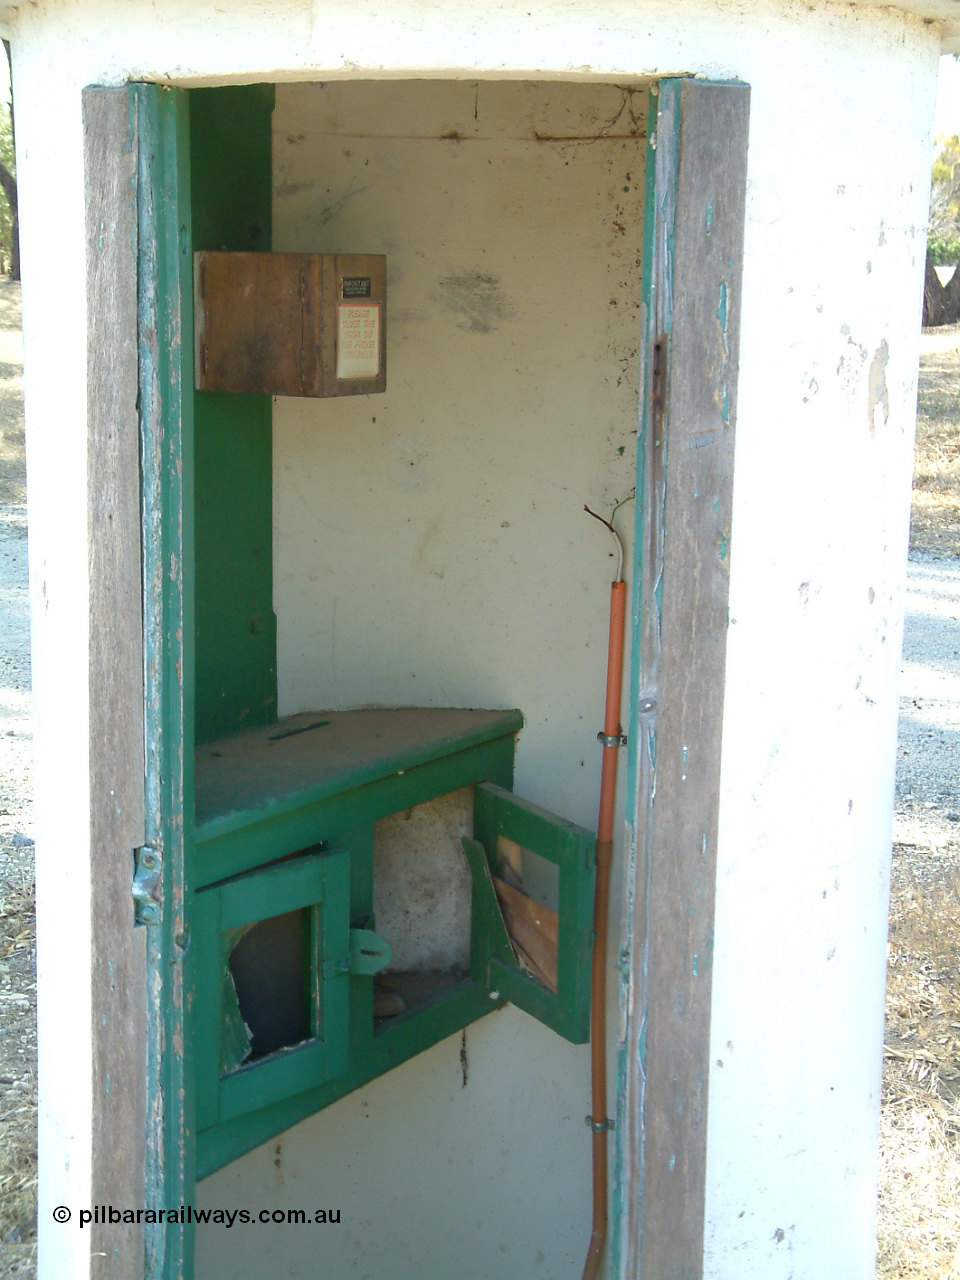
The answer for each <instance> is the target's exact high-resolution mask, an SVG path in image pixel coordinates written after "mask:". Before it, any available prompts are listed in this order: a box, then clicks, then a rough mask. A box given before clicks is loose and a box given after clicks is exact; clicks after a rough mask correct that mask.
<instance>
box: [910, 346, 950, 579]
mask: <svg viewBox="0 0 960 1280" xmlns="http://www.w3.org/2000/svg"><path fill="white" fill-rule="evenodd" d="M934 332H937V331H934ZM952 336H953V340H954V342H957V343H960V335H958V334H953V335H952ZM925 337H926V335H925ZM947 340H949V335H944V341H947ZM910 549H911V551H926V552H930V553H931V554H933V555H936V556H960V347H958V346H955V347H953V349H947V350H935V351H931V352H929V354H927V355H925V356H924V358H923V360H922V361H921V363H920V394H919V397H918V400H917V448H916V454H915V455H914V473H913V515H912V519H911V524H910Z"/></svg>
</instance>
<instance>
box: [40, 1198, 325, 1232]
mask: <svg viewBox="0 0 960 1280" xmlns="http://www.w3.org/2000/svg"><path fill="white" fill-rule="evenodd" d="M53 1218H54V1221H55V1222H59V1223H61V1224H65V1223H67V1222H69V1221H70V1220H71V1218H73V1213H72V1212H70V1210H69V1209H67V1207H66V1206H65V1205H60V1206H59V1207H58V1208H56V1209H54V1211H53ZM339 1221H340V1210H339V1209H313V1210H309V1209H195V1208H194V1207H193V1205H192V1204H188V1205H181V1206H180V1208H179V1209H116V1208H114V1206H113V1205H112V1204H106V1205H104V1204H101V1205H95V1206H94V1207H93V1208H92V1209H81V1210H80V1211H79V1214H78V1222H77V1225H78V1226H79V1227H80V1228H81V1230H82V1229H83V1228H84V1227H87V1226H100V1225H109V1224H116V1223H125V1224H130V1225H134V1224H137V1223H141V1224H142V1223H162V1222H171V1223H173V1222H177V1223H180V1224H181V1225H184V1226H185V1225H186V1224H187V1223H190V1222H196V1223H200V1224H201V1225H204V1224H208V1225H212V1226H218V1227H228V1228H229V1227H232V1226H233V1225H234V1224H236V1225H237V1226H265V1225H270V1226H281V1225H282V1226H324V1225H326V1226H329V1225H331V1224H333V1225H336V1224H337V1223H339Z"/></svg>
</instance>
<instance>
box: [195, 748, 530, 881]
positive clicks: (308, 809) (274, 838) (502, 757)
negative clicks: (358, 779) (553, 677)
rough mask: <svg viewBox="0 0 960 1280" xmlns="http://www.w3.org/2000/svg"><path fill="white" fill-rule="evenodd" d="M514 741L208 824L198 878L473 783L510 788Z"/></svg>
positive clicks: (228, 871)
mask: <svg viewBox="0 0 960 1280" xmlns="http://www.w3.org/2000/svg"><path fill="white" fill-rule="evenodd" d="M515 747H516V744H515V741H514V738H513V736H512V735H511V736H510V737H506V738H498V739H495V740H494V741H492V742H485V743H481V744H480V745H479V746H476V747H472V748H471V749H469V750H467V751H458V752H456V753H455V754H454V755H450V756H446V757H443V758H441V759H439V760H431V761H429V763H427V764H423V765H420V766H419V767H416V768H408V769H407V770H405V771H404V772H403V773H393V774H391V775H390V776H389V777H386V778H379V779H378V780H377V781H375V782H371V783H370V784H368V785H367V786H362V787H356V788H354V789H353V790H351V791H348V792H345V793H342V794H339V795H332V796H326V797H324V796H321V798H318V799H316V800H313V799H310V796H312V795H313V794H314V793H313V792H310V793H308V795H307V797H305V798H304V799H303V800H302V801H300V802H299V803H297V802H296V801H294V800H290V801H285V802H283V803H282V804H281V803H278V804H277V805H270V806H265V807H264V808H263V809H256V810H253V811H251V812H250V813H248V814H242V815H231V818H230V821H229V824H228V823H227V822H226V821H225V822H224V823H223V824H222V825H221V824H220V823H217V824H214V823H207V824H205V825H204V826H203V827H202V828H200V830H199V831H198V832H197V851H196V870H195V875H196V884H197V886H198V887H201V886H203V885H209V884H214V883H216V882H217V881H219V880H224V879H226V878H227V877H228V876H233V875H237V874H238V873H239V872H241V871H245V870H248V869H249V868H250V867H253V866H256V865H257V864H259V863H262V862H266V861H268V860H269V859H271V858H279V857H283V855H284V854H286V853H293V852H294V851H295V850H297V849H302V848H306V847H308V846H309V845H311V844H315V843H317V842H318V841H320V840H328V839H332V838H334V837H336V836H337V835H338V833H339V832H341V831H344V830H349V829H351V828H353V827H359V826H361V825H372V824H373V823H374V822H376V821H377V820H378V819H380V818H385V817H387V816H388V815H389V814H391V813H399V812H400V811H401V810H403V809H409V808H411V807H412V806H413V805H416V804H421V803H422V802H423V801H425V800H431V799H433V798H434V797H435V796H440V795H446V794H447V793H448V792H450V791H456V790H458V788H460V787H465V786H469V785H470V783H473V782H479V781H482V780H484V779H489V780H491V781H494V782H497V783H499V784H501V785H502V786H507V787H508V786H509V785H510V783H511V781H512V778H513V758H514V752H515Z"/></svg>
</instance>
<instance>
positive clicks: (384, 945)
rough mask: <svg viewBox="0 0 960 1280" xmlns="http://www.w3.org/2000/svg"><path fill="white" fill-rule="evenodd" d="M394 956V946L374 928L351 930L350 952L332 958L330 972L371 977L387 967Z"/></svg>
mask: <svg viewBox="0 0 960 1280" xmlns="http://www.w3.org/2000/svg"><path fill="white" fill-rule="evenodd" d="M392 958H393V948H392V947H391V946H390V943H389V942H387V940H386V939H385V938H381V937H380V935H379V934H378V933H374V931H373V930H372V929H351V930H350V953H349V955H346V956H343V957H342V958H341V959H340V960H331V961H330V962H329V965H330V973H331V974H336V973H352V974H357V975H363V976H365V977H371V976H372V975H373V974H375V973H379V972H380V970H381V969H385V968H386V967H387V965H388V964H389V963H390V961H391V959H392Z"/></svg>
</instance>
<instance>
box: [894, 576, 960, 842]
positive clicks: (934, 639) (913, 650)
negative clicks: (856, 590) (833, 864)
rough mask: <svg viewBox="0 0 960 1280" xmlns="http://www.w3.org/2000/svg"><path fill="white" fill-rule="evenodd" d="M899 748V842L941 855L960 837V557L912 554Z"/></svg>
mask: <svg viewBox="0 0 960 1280" xmlns="http://www.w3.org/2000/svg"><path fill="white" fill-rule="evenodd" d="M897 750H898V759H897V801H896V805H897V807H896V814H895V817H894V828H893V838H894V841H895V843H896V844H898V845H899V846H900V847H901V848H904V849H909V848H913V849H921V850H926V851H928V852H929V853H930V854H932V855H933V856H934V857H937V856H938V855H940V854H941V853H945V852H946V851H947V850H948V848H949V847H950V846H952V845H956V844H957V843H958V842H960V793H958V777H957V774H958V768H960V560H952V561H944V560H935V559H933V558H932V557H931V556H921V555H918V554H914V556H912V557H911V560H910V565H909V568H908V587H907V613H906V617H905V620H904V636H903V665H902V667H901V674H900V725H899V742H898V748H897Z"/></svg>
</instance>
